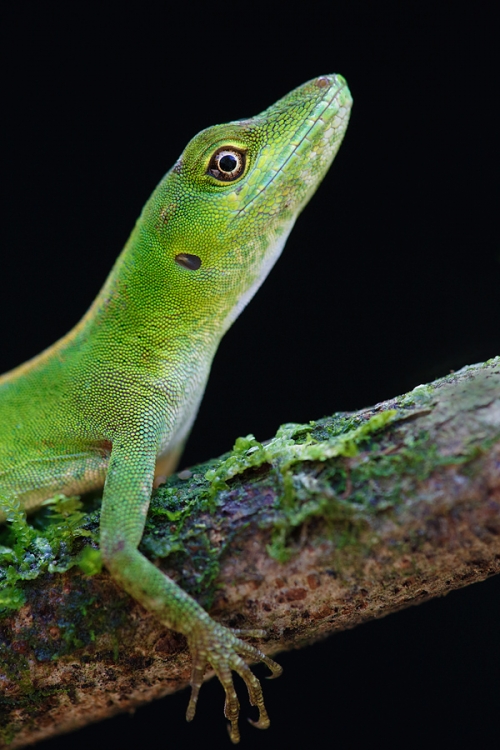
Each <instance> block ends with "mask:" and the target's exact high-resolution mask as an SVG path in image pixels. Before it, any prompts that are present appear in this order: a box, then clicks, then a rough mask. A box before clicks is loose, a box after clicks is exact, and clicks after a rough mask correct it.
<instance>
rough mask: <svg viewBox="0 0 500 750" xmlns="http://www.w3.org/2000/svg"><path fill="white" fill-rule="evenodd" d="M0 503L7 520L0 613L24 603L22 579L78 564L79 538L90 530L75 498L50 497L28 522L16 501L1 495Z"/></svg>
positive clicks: (0, 553)
mask: <svg viewBox="0 0 500 750" xmlns="http://www.w3.org/2000/svg"><path fill="white" fill-rule="evenodd" d="M1 505H2V509H3V510H4V511H5V515H6V522H5V524H4V525H3V526H2V527H0V563H1V564H0V615H5V614H8V612H9V611H11V610H12V609H18V608H19V607H20V606H21V605H22V604H23V603H24V601H25V595H24V592H23V582H25V581H29V580H33V579H35V578H37V577H38V576H39V575H40V574H42V573H45V572H49V573H55V572H59V573H60V572H64V571H66V570H69V569H70V568H71V567H72V566H73V565H75V564H77V553H78V552H79V551H80V550H81V549H82V546H83V545H82V540H83V539H84V538H92V531H91V530H90V528H88V527H87V526H86V524H87V522H88V516H87V515H86V514H85V513H84V511H83V504H82V502H81V501H80V499H79V498H77V497H66V496H65V495H58V496H57V497H53V498H50V499H49V500H46V501H45V502H44V503H43V507H42V508H41V510H40V511H39V512H38V513H37V514H36V515H35V516H33V517H32V519H30V520H29V521H28V520H27V518H26V515H25V512H24V510H23V509H22V508H21V505H20V503H19V502H18V501H12V500H7V499H5V498H2V502H1Z"/></svg>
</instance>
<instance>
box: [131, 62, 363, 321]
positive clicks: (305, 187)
mask: <svg viewBox="0 0 500 750" xmlns="http://www.w3.org/2000/svg"><path fill="white" fill-rule="evenodd" d="M351 104H352V99H351V95H350V93H349V90H348V88H347V85H346V82H345V80H344V79H343V78H342V77H341V76H339V75H329V76H321V77H319V78H315V79H313V80H311V81H309V82H307V83H305V84H303V85H302V86H300V87H299V88H297V89H295V90H294V91H291V92H290V93H289V94H287V95H286V96H285V97H283V98H282V99H280V100H279V101H277V102H276V103H275V104H273V105H272V106H271V107H269V108H268V109H266V110H265V111H264V112H262V113H261V114H259V115H257V116H256V117H252V118H249V119H245V120H239V121H235V122H231V123H228V124H226V125H216V126H214V127H210V128H207V129H206V130H203V131H202V132H201V133H199V134H198V135H196V136H195V137H194V138H193V139H192V140H191V141H190V143H189V144H188V145H187V147H186V149H185V150H184V152H183V154H182V155H181V157H180V159H179V160H178V161H177V163H176V164H175V165H174V167H173V168H172V169H171V170H170V171H169V172H168V173H167V175H166V176H165V177H164V179H163V180H162V182H161V183H160V184H159V186H158V187H157V189H156V191H155V192H154V193H153V195H152V197H151V199H150V201H149V203H148V204H147V205H146V207H145V211H144V214H143V217H142V218H143V220H144V222H143V225H144V227H145V229H146V230H147V231H148V232H153V233H154V235H155V242H154V244H155V246H156V247H158V248H159V249H160V251H161V253H162V258H163V262H162V265H163V267H164V268H165V272H166V275H167V282H168V285H169V286H173V288H175V291H176V294H179V296H182V297H183V299H185V301H186V304H187V305H188V308H187V311H189V310H191V311H192V314H193V315H194V316H195V317H196V320H197V321H199V322H200V323H201V321H205V322H207V321H208V322H209V323H210V322H212V324H213V326H214V327H215V328H218V329H219V330H222V331H224V330H226V329H227V328H228V327H229V325H230V324H231V322H232V321H233V320H234V319H235V318H236V316H237V315H238V314H239V312H240V311H241V309H242V308H243V307H244V306H245V304H246V303H247V302H248V301H249V299H250V298H251V297H252V296H253V294H254V293H255V291H256V290H257V288H258V287H259V286H260V284H261V283H262V281H263V280H264V278H265V277H266V275H267V274H268V272H269V271H270V269H271V267H272V266H273V264H274V263H275V261H276V259H277V258H278V257H279V255H280V253H281V251H282V249H283V246H284V244H285V241H286V239H287V237H288V234H289V233H290V231H291V229H292V227H293V225H294V222H295V220H296V218H297V216H298V214H299V213H300V211H301V210H302V208H303V207H304V206H305V204H306V203H307V201H308V200H309V198H310V197H311V195H312V194H313V193H314V191H315V190H316V188H317V187H318V185H319V183H320V182H321V180H322V178H323V177H324V175H325V173H326V171H327V170H328V168H329V166H330V164H331V162H332V161H333V158H334V157H335V154H336V153H337V151H338V148H339V146H340V143H341V141H342V138H343V136H344V133H345V130H346V128H347V123H348V120H349V114H350V109H351ZM181 290H182V291H181Z"/></svg>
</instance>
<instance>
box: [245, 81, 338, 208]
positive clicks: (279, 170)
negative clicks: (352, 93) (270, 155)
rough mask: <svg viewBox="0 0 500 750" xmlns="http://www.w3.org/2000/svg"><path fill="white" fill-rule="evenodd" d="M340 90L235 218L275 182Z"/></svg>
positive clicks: (329, 100)
mask: <svg viewBox="0 0 500 750" xmlns="http://www.w3.org/2000/svg"><path fill="white" fill-rule="evenodd" d="M342 89H345V84H344V85H343V86H339V87H338V89H336V91H335V93H334V94H333V96H332V97H331V98H330V99H328V101H327V102H326V104H325V106H324V107H323V109H322V110H321V112H320V113H319V114H318V116H317V117H316V119H315V120H314V122H313V123H312V125H311V127H310V128H308V130H307V131H306V132H305V133H304V135H303V136H302V138H301V139H300V141H299V142H298V143H297V145H296V146H295V148H294V149H293V151H292V152H291V153H290V154H289V155H288V156H287V158H286V159H285V161H284V162H283V164H282V165H281V167H280V168H279V169H278V171H277V172H275V173H274V174H273V176H272V177H271V179H270V180H268V182H266V184H265V185H264V186H263V187H262V188H261V189H260V190H259V192H258V193H257V194H256V195H254V197H253V198H252V200H250V201H248V203H247V204H246V205H245V206H243V207H242V208H240V209H239V210H238V211H237V213H236V215H237V216H239V215H240V214H241V213H243V212H244V211H246V210H247V208H248V206H250V205H251V204H252V203H253V202H254V200H256V199H257V198H258V197H259V195H260V194H261V193H263V192H264V190H267V188H268V187H269V185H270V184H271V183H272V182H273V180H275V179H276V177H277V176H278V175H279V174H280V173H281V172H282V171H283V169H284V168H285V167H286V165H287V164H288V162H289V161H290V159H292V157H293V156H295V152H296V151H297V149H298V148H299V146H300V145H301V144H302V143H303V142H304V141H305V139H306V138H307V136H308V135H309V133H310V132H311V130H313V129H314V128H315V126H316V124H317V122H318V120H321V117H322V116H323V113H324V112H326V110H327V109H328V107H330V105H331V104H332V102H333V101H334V99H336V97H337V96H338V95H339V94H340V92H341V91H342ZM297 133H298V130H296V131H295V135H297Z"/></svg>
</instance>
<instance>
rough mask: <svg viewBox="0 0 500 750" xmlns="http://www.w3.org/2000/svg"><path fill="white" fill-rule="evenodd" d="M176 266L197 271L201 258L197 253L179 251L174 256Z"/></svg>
mask: <svg viewBox="0 0 500 750" xmlns="http://www.w3.org/2000/svg"><path fill="white" fill-rule="evenodd" d="M174 260H175V262H176V263H177V265H178V266H182V268H187V269H188V271H197V270H198V268H200V266H201V258H200V257H199V256H198V255H191V254H190V253H179V254H178V255H176V256H175V258H174Z"/></svg>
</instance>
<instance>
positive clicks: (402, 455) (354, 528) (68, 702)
mask: <svg viewBox="0 0 500 750" xmlns="http://www.w3.org/2000/svg"><path fill="white" fill-rule="evenodd" d="M387 412H390V419H387V420H386V421H385V423H384V420H383V419H382V420H380V421H379V422H377V418H378V416H379V415H384V414H387ZM374 417H375V418H376V419H375V420H374ZM365 428H366V429H365ZM292 433H293V430H289V431H288V433H287V434H288V435H290V434H292ZM350 436H352V439H351V438H350ZM285 442H286V441H285ZM292 443H293V445H292ZM307 445H311V446H313V447H314V446H320V447H321V446H323V447H322V448H321V449H320V450H318V455H319V454H321V453H322V452H323V454H324V457H323V460H321V458H318V457H315V454H314V451H309V453H308V449H307V450H304V451H303V452H301V451H302V448H303V447H304V446H307ZM249 446H250V447H249ZM329 446H330V447H329ZM237 447H238V446H237ZM267 450H268V449H267V447H266V446H264V447H262V446H261V447H260V448H259V447H258V445H257V446H256V444H253V443H252V441H247V442H246V443H245V442H241V443H240V445H239V448H238V451H237V462H236V463H237V466H238V467H239V468H238V469H237V470H234V471H233V469H231V470H230V471H228V470H227V467H228V466H229V465H230V460H231V457H229V458H228V456H226V457H222V458H223V459H224V458H225V459H226V460H225V463H224V462H223V463H222V464H221V462H220V461H219V462H216V461H212V462H209V463H207V464H205V465H202V466H198V467H195V468H193V469H192V470H191V471H189V472H181V473H180V474H177V475H174V477H172V478H170V479H169V481H168V482H167V484H166V485H165V486H164V487H161V488H160V489H159V490H157V491H156V493H155V496H154V498H153V501H152V508H151V515H150V520H149V522H148V527H147V530H146V533H145V537H144V540H143V543H142V548H143V550H144V551H145V553H146V554H148V555H150V556H152V557H155V558H156V559H157V561H158V564H159V565H160V566H161V568H162V569H163V570H164V571H165V572H166V573H167V574H168V575H170V576H172V577H173V578H174V579H175V580H177V581H178V582H179V584H180V585H182V586H183V588H185V589H186V590H187V591H189V592H190V593H192V594H193V595H194V596H196V598H197V599H198V600H199V601H200V602H201V603H202V604H203V605H204V606H206V607H207V608H208V609H209V611H210V613H211V614H212V615H213V616H214V617H215V618H216V619H217V620H220V621H221V622H223V623H225V624H227V625H229V626H232V627H247V628H263V629H265V630H266V632H267V637H266V638H265V639H263V641H262V643H260V644H259V645H260V646H261V647H262V648H263V650H265V651H266V652H267V653H269V654H276V653H277V652H279V651H281V650H284V649H290V648H292V647H297V646H300V645H301V644H305V643H309V642H311V641H313V640H316V639H319V638H322V637H324V636H326V635H327V634H329V633H333V632H334V631H336V630H341V629H344V628H351V627H353V626H354V625H357V624H359V623H362V622H365V621H367V620H370V619H372V618H375V617H381V616H384V615H386V614H389V613H390V612H394V611H397V610H399V609H401V608H403V607H407V606H409V605H411V604H418V603H419V602H422V601H425V600H427V599H429V598H431V597H434V596H439V595H443V594H445V593H447V592H449V591H450V590H452V589H455V588H459V587H461V586H465V585H467V584H469V583H473V582H475V581H480V580H483V579H485V578H487V577H488V576H490V575H492V574H494V573H497V572H498V571H499V570H500V358H496V359H494V360H490V361H489V362H487V363H485V364H479V365H474V366H472V367H467V368H464V369H463V370H461V371H460V372H458V373H452V374H451V375H449V376H447V377H446V378H443V379H441V380H438V381H436V382H434V383H432V384H430V385H428V386H419V387H417V388H416V389H414V390H413V391H411V392H410V393H408V394H406V395H405V396H402V397H400V398H395V399H392V400H390V401H387V402H384V403H382V404H378V405H376V406H375V407H373V408H372V409H366V410H363V411H360V412H357V413H352V414H340V415H334V416H333V417H331V418H327V419H324V420H320V421H317V422H315V423H311V425H309V426H308V427H307V428H306V427H304V428H302V429H299V428H297V430H296V431H295V433H293V437H292V439H291V440H289V441H288V443H287V444H286V446H285V448H284V449H283V455H282V456H280V455H279V453H273V454H272V455H271V453H270V452H269V451H268V459H267V460H265V459H263V458H261V459H260V460H258V461H257V460H255V461H254V465H253V466H251V465H250V466H249V468H246V469H245V465H248V464H251V463H252V461H253V459H252V458H251V456H252V455H253V456H254V457H255V456H256V455H261V456H265V455H266V451H267ZM259 451H260V453H259ZM292 454H293V459H292V458H290V456H292ZM232 455H233V457H234V455H235V454H232ZM228 460H229V463H228ZM245 461H246V462H247V464H245ZM238 462H239V463H238ZM221 466H222V469H224V467H226V468H225V474H224V471H223V470H221ZM210 470H212V474H211V475H209V476H212V486H214V481H215V480H214V479H213V477H214V476H215V479H217V478H218V479H219V485H220V487H221V489H220V490H219V491H218V492H217V494H216V495H215V496H213V493H211V492H210V484H209V482H208V480H207V479H206V478H205V474H206V473H207V471H210ZM232 474H233V476H231V475H232ZM97 523H98V512H97V511H96V512H94V513H92V514H91V515H90V516H89V518H88V521H87V525H86V528H87V530H90V531H95V530H96V529H97ZM84 541H85V539H84V538H83V537H79V538H77V539H76V540H75V545H74V549H73V550H72V551H71V554H72V555H73V556H74V559H76V558H77V556H78V554H80V550H81V547H82V544H83V542H84ZM24 594H25V597H26V601H25V604H24V605H23V606H22V607H21V609H19V610H18V611H15V612H13V613H11V614H9V615H8V616H7V617H4V618H3V619H2V620H0V684H1V685H2V694H3V698H2V699H1V700H2V714H1V717H0V731H1V735H0V737H2V738H3V739H2V741H1V743H0V746H1V747H9V748H18V747H22V746H24V745H26V744H28V743H33V742H36V741H37V740H41V739H46V738H48V737H50V736H52V735H54V734H57V733H60V732H65V731H69V730H72V729H75V728H77V727H79V726H82V725H84V724H86V723H88V722H89V721H96V720H98V719H101V718H104V717H108V716H111V715H113V714H115V713H118V712H120V711H124V710H130V709H133V708H135V707H136V706H138V705H140V704H142V703H144V702H146V701H150V700H152V699H153V698H157V697H160V696H163V695H165V694H166V693H170V692H173V691H175V690H177V689H179V688H182V687H184V686H185V685H186V683H187V681H188V679H189V669H190V660H189V655H188V653H187V650H186V646H185V642H184V640H183V638H182V637H181V636H179V635H177V634H175V633H172V632H170V631H168V630H166V629H165V628H164V627H163V626H162V625H161V624H159V623H158V622H156V621H155V619H154V618H153V617H152V616H151V615H150V614H148V613H147V612H145V611H144V610H143V609H142V608H141V607H140V606H139V605H138V604H136V603H135V602H134V601H132V600H131V599H130V598H129V597H128V596H127V595H125V594H124V593H123V592H122V591H121V590H120V589H118V588H117V587H116V586H115V584H114V583H113V581H112V580H111V579H110V578H109V576H108V575H107V573H106V572H102V573H100V574H98V575H94V576H85V575H84V574H83V573H82V572H81V571H80V570H79V569H78V568H77V567H73V568H71V569H70V570H68V571H67V572H65V573H47V572H45V573H44V574H41V575H39V576H38V577H37V578H36V579H35V580H33V581H28V582H26V583H24ZM2 743H3V744H2Z"/></svg>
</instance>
